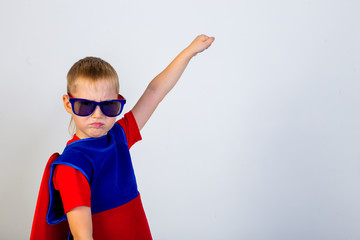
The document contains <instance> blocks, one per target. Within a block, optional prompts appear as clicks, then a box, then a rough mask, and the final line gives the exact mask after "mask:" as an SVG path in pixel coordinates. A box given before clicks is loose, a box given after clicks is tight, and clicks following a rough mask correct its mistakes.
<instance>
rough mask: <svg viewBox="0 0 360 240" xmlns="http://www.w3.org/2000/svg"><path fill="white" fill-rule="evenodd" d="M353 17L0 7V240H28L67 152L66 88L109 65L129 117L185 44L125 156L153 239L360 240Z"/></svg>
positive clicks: (304, 11) (196, 2) (220, 9)
mask: <svg viewBox="0 0 360 240" xmlns="http://www.w3.org/2000/svg"><path fill="white" fill-rule="evenodd" d="M359 12H360V3H359V1H356V0H353V1H351V0H341V1H340V0H339V1H336V0H328V1H325V0H324V1H305V0H303V1H285V0H284V1H279V0H277V1H266V0H255V1H250V0H249V1H240V0H223V1H219V0H214V1H200V0H181V1H168V0H167V1H165V0H153V1H145V0H142V1H136V0H135V1H77V0H75V1H74V0H71V1H70V0H62V1H45V0H43V1H40V0H32V1H25V0H19V1H4V0H2V1H1V2H0V33H1V37H0V80H1V88H0V93H1V94H0V100H1V108H0V111H1V115H0V119H1V120H0V121H1V122H0V123H1V124H0V132H1V140H0V141H1V142H0V143H1V144H0V147H1V151H0V159H1V168H0V206H1V214H0V239H28V238H29V234H30V229H31V223H32V218H33V213H34V208H35V204H36V198H37V194H38V189H39V184H40V181H41V176H42V172H43V168H44V166H45V163H46V161H47V160H48V158H49V156H50V155H51V154H52V153H54V152H62V150H63V148H64V146H65V143H66V141H67V140H68V139H69V137H70V136H69V133H68V131H67V127H68V123H69V119H70V116H69V115H68V114H67V113H66V112H65V110H64V109H63V106H62V101H61V97H62V94H64V93H65V91H66V74H67V71H68V70H69V68H70V67H71V65H72V64H73V63H74V62H75V61H77V60H78V59H80V58H83V57H86V56H98V57H101V58H103V59H105V60H106V61H108V62H110V63H111V64H112V65H113V66H114V67H115V69H116V70H117V72H118V74H119V77H120V89H121V93H122V94H123V95H124V96H125V97H126V98H127V105H126V108H125V111H128V110H130V109H131V108H132V107H133V106H134V104H135V103H136V101H137V99H138V98H139V97H140V96H141V94H142V92H143V91H144V90H145V88H146V86H147V84H148V83H149V82H150V80H151V79H152V78H153V77H155V76H156V75H157V74H158V73H160V71H161V70H162V69H163V68H165V67H166V66H167V64H168V63H170V61H171V60H172V59H173V58H174V57H175V56H176V54H178V53H179V52H180V51H181V50H182V49H183V48H185V47H186V46H187V45H188V44H189V43H190V42H191V41H192V40H193V38H194V37H196V36H197V35H198V34H201V33H206V34H209V35H211V36H215V37H216V41H215V42H214V44H213V45H212V47H211V48H210V49H208V50H207V51H206V52H204V53H202V54H199V55H198V56H196V57H195V58H194V59H193V60H192V62H191V63H190V65H189V66H188V68H187V69H186V71H185V73H184V75H183V76H182V78H181V80H180V82H179V83H178V85H177V86H176V87H175V88H174V90H173V91H172V92H171V93H170V94H169V95H168V96H167V97H166V98H165V100H164V102H163V103H161V104H160V106H159V108H158V109H157V111H156V112H155V114H154V115H153V117H152V119H151V120H150V121H149V122H148V124H147V125H146V126H145V128H144V129H143V132H142V134H143V141H141V142H140V143H138V144H136V145H135V146H134V147H133V149H132V150H131V153H132V157H133V162H134V166H135V171H136V175H137V179H138V185H139V190H140V192H141V194H142V199H143V203H144V207H145V211H146V213H147V217H148V220H149V224H150V227H151V230H152V234H153V237H154V239H254V240H269V239H271V240H272V239H274V240H282V239H292V240H296V239H299V240H304V239H314V240H322V239H323V240H331V239H339V240H344V239H349V240H350V239H360V148H359V146H360V108H359V107H360V94H359V93H360V83H359V80H360V44H359V43H360V26H359V24H360V14H359Z"/></svg>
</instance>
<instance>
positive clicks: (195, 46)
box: [187, 34, 215, 56]
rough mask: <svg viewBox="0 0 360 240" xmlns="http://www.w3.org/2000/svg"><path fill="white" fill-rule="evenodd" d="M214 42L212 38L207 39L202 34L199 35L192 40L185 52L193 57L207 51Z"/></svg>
mask: <svg viewBox="0 0 360 240" xmlns="http://www.w3.org/2000/svg"><path fill="white" fill-rule="evenodd" d="M214 40H215V38H214V37H208V36H206V35H204V34H201V35H199V36H197V37H196V38H195V39H194V41H193V42H192V43H191V44H190V45H189V46H188V47H187V50H188V51H190V52H191V53H192V54H193V55H194V56H195V55H196V54H198V53H201V52H202V51H204V50H205V49H208V48H209V47H210V46H211V44H212V43H213V41H214Z"/></svg>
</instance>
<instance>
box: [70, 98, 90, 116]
mask: <svg viewBox="0 0 360 240" xmlns="http://www.w3.org/2000/svg"><path fill="white" fill-rule="evenodd" d="M73 111H74V112H75V113H76V114H77V115H80V116H87V115H90V114H91V113H92V112H93V111H94V103H93V102H89V101H83V100H78V101H76V102H74V109H73Z"/></svg>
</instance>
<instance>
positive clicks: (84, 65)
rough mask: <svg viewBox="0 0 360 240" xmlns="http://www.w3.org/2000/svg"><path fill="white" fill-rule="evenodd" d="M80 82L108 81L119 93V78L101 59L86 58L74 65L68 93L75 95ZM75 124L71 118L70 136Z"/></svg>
mask: <svg viewBox="0 0 360 240" xmlns="http://www.w3.org/2000/svg"><path fill="white" fill-rule="evenodd" d="M80 80H85V81H87V82H89V83H96V82H98V81H106V82H108V83H110V84H111V85H112V86H113V87H114V89H115V91H116V93H119V77H118V75H117V73H116V71H115V69H114V68H113V67H112V66H111V65H110V64H109V63H108V62H106V61H104V60H102V59H101V58H97V57H86V58H83V59H80V60H79V61H77V62H76V63H74V65H73V66H72V67H71V68H70V70H69V72H68V74H67V92H68V93H70V94H71V93H74V92H75V91H76V86H77V84H79V81H80ZM73 122H74V121H73V118H72V117H71V120H70V124H69V133H70V135H73V134H74V130H75V129H74V126H73Z"/></svg>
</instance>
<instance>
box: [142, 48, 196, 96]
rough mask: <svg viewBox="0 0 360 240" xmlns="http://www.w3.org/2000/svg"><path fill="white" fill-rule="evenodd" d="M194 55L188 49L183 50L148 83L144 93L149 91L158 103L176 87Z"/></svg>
mask: <svg viewBox="0 0 360 240" xmlns="http://www.w3.org/2000/svg"><path fill="white" fill-rule="evenodd" d="M195 55H196V54H195V53H193V52H191V51H190V50H189V49H188V48H186V49H184V50H183V51H182V52H181V53H180V54H179V55H177V56H176V58H175V59H174V60H173V61H172V62H171V63H170V64H169V65H168V66H167V67H166V68H165V69H164V70H163V71H162V72H161V73H160V74H159V75H157V76H156V77H155V78H154V79H153V80H152V81H151V82H150V83H149V85H148V87H147V89H146V91H150V92H151V94H152V95H153V96H154V98H156V99H157V100H158V101H159V102H160V101H161V100H162V99H163V98H164V97H165V96H166V94H168V93H169V92H170V90H171V89H172V88H173V87H174V86H175V85H176V83H177V82H178V80H179V79H180V77H181V75H182V74H183V72H184V71H185V69H186V67H187V65H188V64H189V62H190V60H191V59H192V57H194V56H195Z"/></svg>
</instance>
